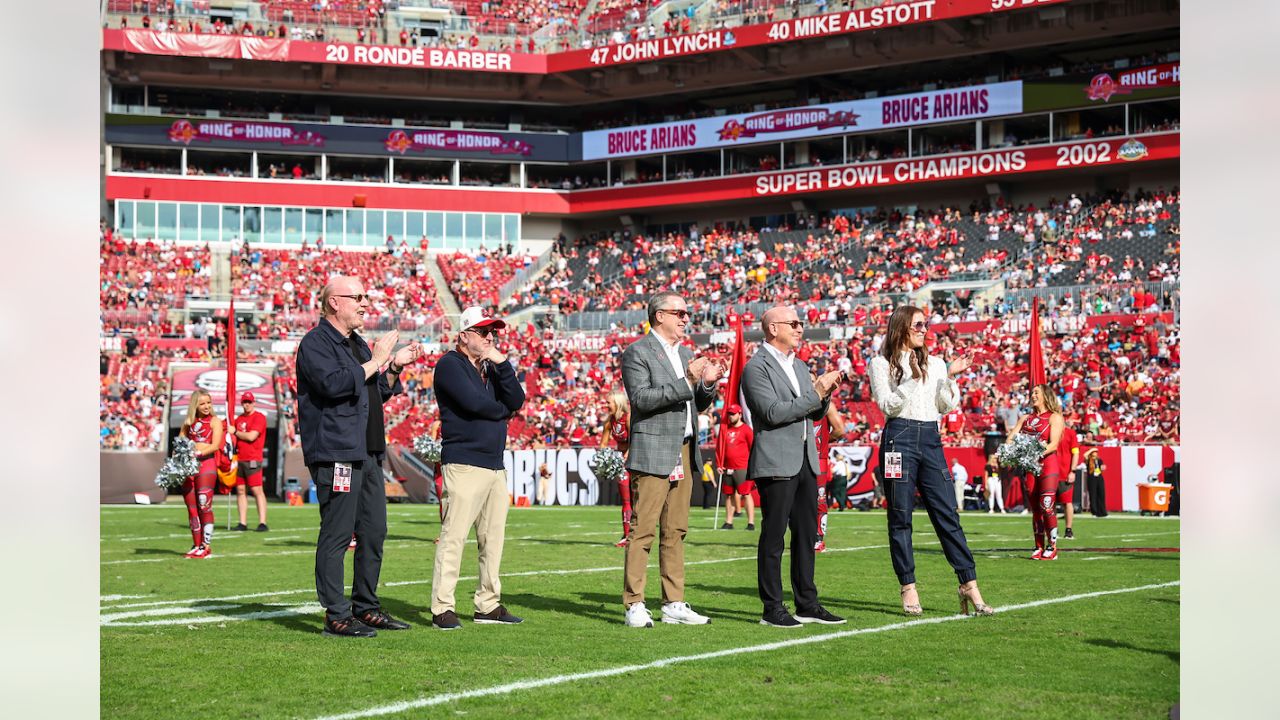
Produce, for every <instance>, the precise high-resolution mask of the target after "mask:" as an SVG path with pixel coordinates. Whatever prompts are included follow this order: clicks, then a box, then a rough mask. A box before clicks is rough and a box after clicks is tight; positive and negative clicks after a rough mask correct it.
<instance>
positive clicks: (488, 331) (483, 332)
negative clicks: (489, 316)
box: [466, 327, 498, 337]
mask: <svg viewBox="0 0 1280 720" xmlns="http://www.w3.org/2000/svg"><path fill="white" fill-rule="evenodd" d="M466 332H472V333H475V334H477V335H479V336H480V337H489V336H490V335H492V334H494V333H496V332H498V329H497V328H491V327H473V328H467V330H466Z"/></svg>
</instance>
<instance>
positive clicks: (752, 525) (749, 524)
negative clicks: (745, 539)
mask: <svg viewBox="0 0 1280 720" xmlns="http://www.w3.org/2000/svg"><path fill="white" fill-rule="evenodd" d="M747 529H748V530H755V529H756V524H755V523H747Z"/></svg>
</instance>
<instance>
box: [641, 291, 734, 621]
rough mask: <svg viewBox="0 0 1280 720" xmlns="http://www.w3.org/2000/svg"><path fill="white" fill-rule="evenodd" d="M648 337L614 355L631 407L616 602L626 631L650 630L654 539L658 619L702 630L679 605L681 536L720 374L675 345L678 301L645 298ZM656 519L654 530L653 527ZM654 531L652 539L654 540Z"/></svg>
mask: <svg viewBox="0 0 1280 720" xmlns="http://www.w3.org/2000/svg"><path fill="white" fill-rule="evenodd" d="M648 314H649V326H650V328H651V329H650V332H649V333H648V334H647V335H645V336H644V337H643V338H641V339H639V340H637V341H635V342H634V343H632V344H631V345H630V346H629V347H627V349H626V351H624V352H623V353H622V384H623V386H624V387H625V388H626V391H627V399H628V400H629V401H630V403H631V448H630V451H629V452H628V453H627V469H628V470H629V471H630V472H631V478H632V488H633V490H632V492H633V494H634V495H633V497H632V507H633V508H634V512H635V522H634V523H633V524H632V530H631V542H630V543H629V544H628V545H627V550H626V560H625V562H624V564H623V582H622V603H623V606H624V607H626V609H627V611H626V618H625V622H626V624H627V626H628V627H648V628H651V627H653V617H652V616H651V615H650V613H649V610H648V609H647V608H646V607H645V604H644V587H645V581H646V579H647V569H648V564H649V550H650V549H651V548H652V547H653V540H654V536H655V535H656V534H658V568H659V572H660V574H661V576H662V603H663V604H662V621H663V622H665V623H672V624H682V625H705V624H707V623H709V622H711V619H710V618H708V617H706V616H704V615H700V614H698V613H696V612H694V610H693V608H691V607H690V606H689V603H687V602H685V599H684V538H685V535H686V534H687V533H688V532H689V504H690V498H691V497H692V494H693V482H694V478H697V477H699V475H698V474H697V473H698V472H699V468H701V467H702V457H701V453H699V452H698V427H697V416H698V413H699V412H701V411H703V410H706V409H707V408H708V407H710V406H711V403H712V402H713V401H714V400H715V396H716V392H717V388H716V381H717V380H719V379H720V375H721V374H723V372H724V369H723V368H722V367H721V366H720V365H719V364H718V363H716V362H713V361H710V360H708V359H707V358H705V357H697V358H695V357H694V356H693V351H691V350H689V348H687V347H684V346H683V345H681V342H682V341H683V340H684V338H685V331H686V330H687V328H688V326H689V308H688V305H687V304H686V303H685V300H684V298H682V297H680V296H679V295H678V294H676V293H673V292H660V293H657V294H655V295H654V296H653V297H651V298H649V306H648ZM659 521H661V525H662V527H661V530H660V531H658V530H657V526H658V524H659ZM659 532H660V534H659Z"/></svg>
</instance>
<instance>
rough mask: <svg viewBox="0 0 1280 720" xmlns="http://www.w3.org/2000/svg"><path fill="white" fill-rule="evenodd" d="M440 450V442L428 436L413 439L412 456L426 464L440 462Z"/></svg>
mask: <svg viewBox="0 0 1280 720" xmlns="http://www.w3.org/2000/svg"><path fill="white" fill-rule="evenodd" d="M440 450H441V445H440V441H439V440H436V439H435V438H433V437H431V436H430V435H419V436H418V437H416V438H414V439H413V454H414V455H417V456H418V457H419V458H421V459H422V460H425V461H426V462H429V463H438V462H440Z"/></svg>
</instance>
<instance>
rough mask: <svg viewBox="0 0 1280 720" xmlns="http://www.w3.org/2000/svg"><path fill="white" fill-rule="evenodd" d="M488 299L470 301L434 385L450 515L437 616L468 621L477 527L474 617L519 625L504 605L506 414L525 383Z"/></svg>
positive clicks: (517, 403)
mask: <svg viewBox="0 0 1280 720" xmlns="http://www.w3.org/2000/svg"><path fill="white" fill-rule="evenodd" d="M506 326H507V324H506V323H505V322H503V321H502V320H499V319H497V318H494V317H489V314H488V313H487V312H485V309H484V308H482V307H469V308H467V309H466V310H464V311H463V312H462V316H461V317H460V318H459V320H458V327H459V328H461V329H460V330H459V331H458V344H457V347H456V348H455V349H454V350H451V351H449V352H447V353H445V354H444V355H443V356H441V358H440V360H439V361H438V362H437V363H436V371H435V384H434V387H435V391H436V398H437V400H438V401H439V403H440V444H441V449H440V472H441V474H442V475H443V477H444V483H443V488H444V492H443V493H442V494H441V496H440V508H441V512H442V513H443V517H442V519H441V521H440V542H439V543H438V544H437V546H436V560H435V569H434V571H433V572H432V576H431V624H432V625H435V626H436V627H437V628H438V629H440V630H457V629H459V628H461V627H462V622H461V621H460V620H459V619H458V614H457V611H456V604H455V602H454V594H453V593H454V590H455V589H456V588H457V586H458V573H459V572H460V566H461V564H462V548H463V545H464V544H465V543H466V541H467V534H468V533H470V532H471V528H472V527H473V526H474V527H475V529H476V551H477V552H478V553H479V556H480V558H479V561H480V577H479V583H478V584H477V585H476V593H475V598H474V600H475V614H474V615H473V616H472V619H473V621H474V622H476V623H479V624H490V625H515V624H517V623H520V622H523V620H522V619H521V618H519V617H517V616H515V615H512V614H511V613H509V612H507V609H506V608H505V607H503V605H502V582H501V580H499V578H498V568H499V566H500V565H501V563H502V544H503V541H504V540H505V538H506V531H507V507H508V504H509V500H508V497H507V473H506V470H505V469H504V468H503V465H502V453H503V451H504V450H505V449H506V447H507V421H508V420H509V419H510V418H511V416H513V415H515V414H516V413H517V412H519V411H520V408H521V407H522V406H523V405H524V388H523V387H522V386H521V385H520V381H519V380H518V379H516V372H515V368H514V367H512V365H511V363H510V362H508V361H507V356H506V355H505V354H504V353H503V352H502V351H500V350H498V349H497V348H496V347H494V339H495V336H496V335H495V334H496V333H497V331H499V330H501V329H502V328H504V327H506Z"/></svg>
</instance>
